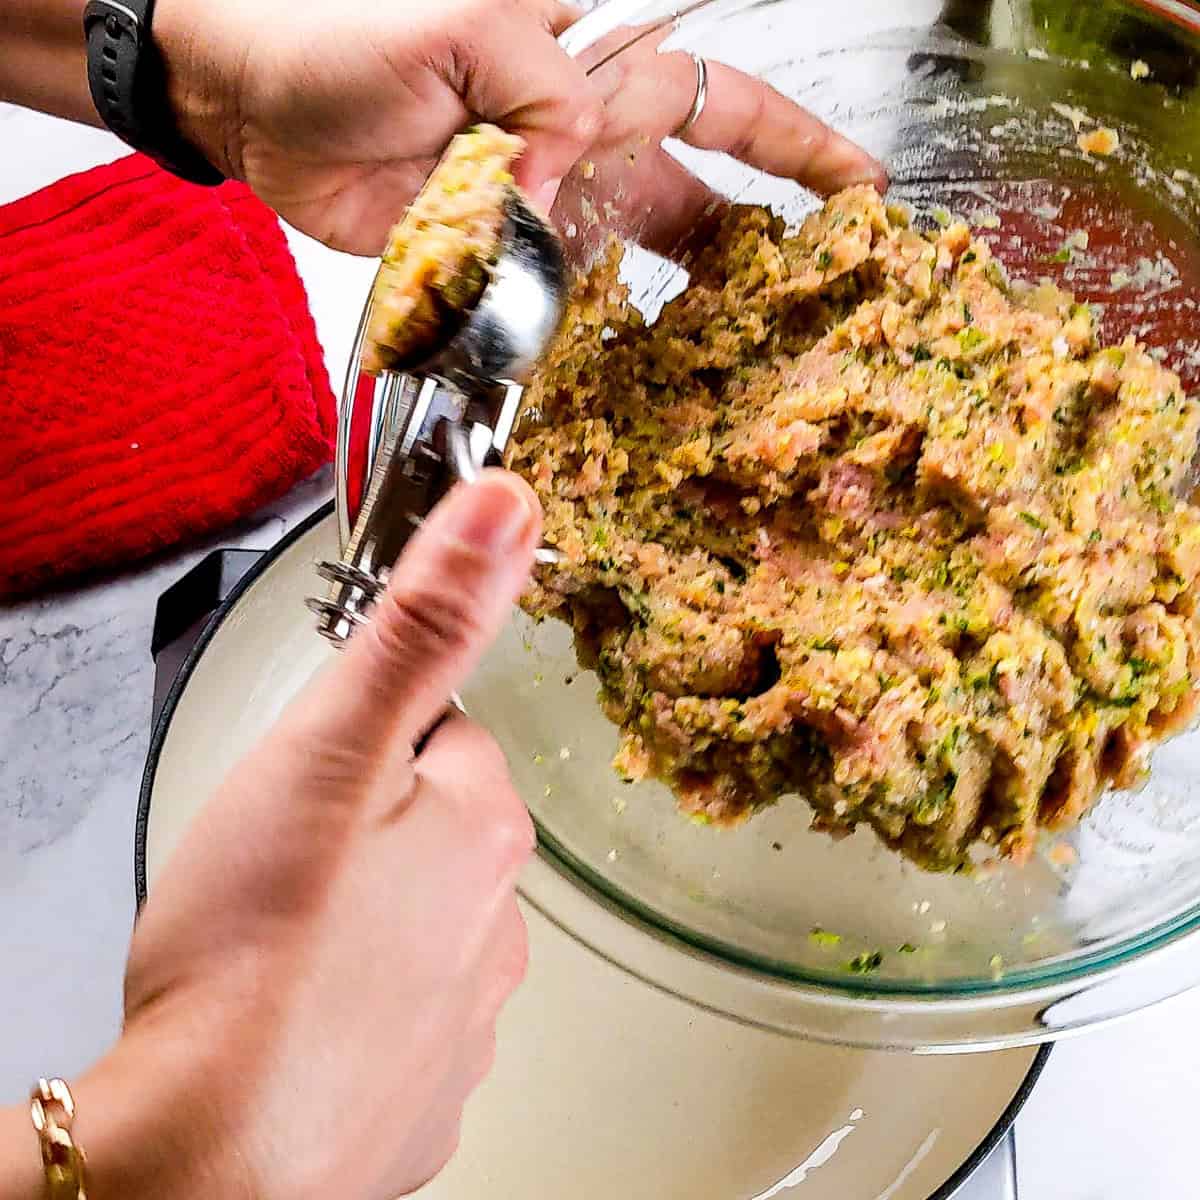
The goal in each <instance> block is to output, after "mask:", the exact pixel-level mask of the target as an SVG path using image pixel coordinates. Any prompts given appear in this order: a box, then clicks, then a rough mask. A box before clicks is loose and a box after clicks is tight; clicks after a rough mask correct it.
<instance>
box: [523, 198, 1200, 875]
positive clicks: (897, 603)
mask: <svg viewBox="0 0 1200 1200" xmlns="http://www.w3.org/2000/svg"><path fill="white" fill-rule="evenodd" d="M620 259H621V251H620V249H619V248H614V249H613V250H612V251H611V253H610V254H609V256H608V257H607V259H606V260H605V261H603V262H601V263H600V264H599V265H598V266H597V267H595V268H594V269H593V270H592V272H591V273H590V274H589V275H588V276H587V277H586V278H584V279H582V280H580V282H579V284H578V289H577V292H576V295H575V299H574V301H573V304H572V307H571V310H570V313H569V316H568V319H567V322H566V326H565V329H564V332H563V335H562V336H561V338H560V339H559V341H558V343H557V345H556V347H555V349H554V350H553V353H552V354H551V356H550V357H549V359H548V361H547V363H546V366H545V369H544V371H543V373H542V375H541V377H540V378H539V379H538V380H537V382H536V383H535V385H534V386H533V387H532V388H531V392H530V397H529V401H530V405H529V411H528V413H527V417H526V419H525V421H524V422H523V424H522V426H521V428H520V429H519V431H518V434H517V436H516V437H515V439H514V443H513V445H512V448H511V452H510V463H511V465H512V466H513V467H514V468H515V469H516V470H517V471H519V472H520V473H521V474H522V475H523V476H524V477H525V478H527V479H528V480H529V481H530V482H531V483H532V484H533V486H534V487H535V488H536V490H537V492H538V495H539V496H540V498H541V500H542V502H543V504H544V506H545V510H546V537H547V540H548V541H549V542H550V543H552V544H553V545H554V546H556V547H557V548H558V550H559V551H560V552H561V561H560V562H559V563H558V564H557V565H554V566H549V567H545V568H543V569H542V570H541V572H540V575H539V578H538V580H537V582H536V585H535V587H534V588H533V590H532V592H531V593H530V594H529V596H528V597H527V599H526V600H525V606H526V608H527V610H528V611H529V612H530V613H531V614H533V615H534V616H535V617H557V618H561V619H562V620H565V621H568V622H570V623H571V625H572V626H573V627H574V630H575V634H576V639H577V644H578V648H579V653H580V657H581V659H582V661H583V662H584V663H585V665H587V666H589V667H594V668H595V669H596V671H597V672H598V674H599V677H600V680H601V682H602V699H603V703H604V707H605V710H606V712H607V713H608V715H609V716H610V717H611V719H612V720H613V721H615V722H616V723H617V724H618V725H619V726H620V728H621V733H622V743H621V748H620V751H619V753H618V755H617V760H616V765H617V767H618V769H619V770H620V771H622V772H623V773H624V774H625V775H626V776H628V777H631V778H642V777H646V776H654V777H657V778H659V779H662V780H665V781H666V782H667V783H669V784H670V785H671V787H672V788H673V789H674V790H675V792H676V794H677V795H678V797H679V801H680V804H681V805H682V807H683V808H684V810H685V811H687V812H688V813H691V814H693V815H694V816H696V817H698V818H700V819H702V820H708V821H712V822H716V823H729V822H735V821H738V820H740V819H742V818H744V817H746V816H747V815H748V814H750V813H753V812H754V811H755V810H756V809H758V808H760V807H762V806H764V805H768V804H772V803H774V802H775V801H777V800H778V799H779V798H780V797H781V796H784V795H787V794H799V795H801V796H803V797H805V798H806V799H807V800H808V801H809V802H810V803H811V805H812V807H813V809H814V811H815V814H816V818H815V821H816V825H817V826H818V827H820V828H822V829H825V830H828V831H831V832H834V833H844V832H848V831H850V830H852V829H853V828H854V827H855V826H856V825H857V824H858V823H859V822H867V823H869V824H870V825H871V826H873V827H874V828H875V829H876V830H877V831H878V833H879V834H880V836H881V837H882V838H884V839H885V840H886V841H887V842H888V843H889V844H891V845H892V846H895V847H897V848H899V849H901V850H902V851H904V852H905V853H907V854H909V855H910V856H911V857H913V858H914V859H916V860H917V861H918V862H920V863H922V864H923V865H926V866H931V867H938V868H946V867H954V866H957V865H960V864H962V863H963V862H965V861H967V855H968V851H969V849H970V848H971V847H972V846H973V845H975V844H978V843H988V844H991V845H993V846H995V847H997V848H998V850H999V851H1000V852H1001V853H1003V854H1004V855H1007V856H1009V857H1011V858H1015V859H1021V858H1023V857H1025V856H1026V855H1028V853H1029V852H1030V850H1031V848H1032V847H1033V845H1034V842H1035V839H1036V837H1037V834H1038V830H1039V828H1041V827H1050V828H1057V827H1062V826H1066V825H1069V824H1071V823H1072V822H1074V821H1075V820H1076V819H1077V818H1078V817H1079V815H1080V814H1081V813H1082V812H1084V810H1086V809H1087V808H1088V806H1089V805H1091V804H1092V802H1093V801H1094V800H1095V799H1096V797H1097V795H1098V794H1099V793H1100V792H1101V791H1102V790H1103V788H1104V787H1105V785H1106V784H1108V783H1109V782H1115V783H1117V784H1118V785H1121V784H1126V783H1128V782H1130V781H1131V780H1132V779H1133V778H1134V777H1135V776H1136V774H1137V773H1138V771H1139V769H1140V766H1141V763H1142V760H1143V758H1144V751H1145V750H1146V748H1147V747H1148V746H1149V745H1150V744H1151V743H1153V742H1154V741H1156V740H1158V739H1161V738H1162V737H1164V736H1165V735H1167V734H1169V733H1171V732H1172V731H1174V730H1177V729H1179V728H1180V727H1181V726H1183V725H1184V724H1185V723H1187V722H1188V721H1189V720H1190V718H1191V716H1192V714H1193V712H1194V711H1195V707H1196V698H1197V691H1196V680H1198V679H1200V619H1198V617H1197V612H1196V578H1197V574H1198V572H1200V510H1198V509H1197V508H1194V507H1192V506H1191V505H1190V504H1188V503H1185V502H1183V501H1181V500H1178V499H1176V496H1177V494H1178V493H1179V492H1180V491H1181V490H1182V489H1183V488H1184V487H1185V485H1186V483H1187V482H1188V479H1189V472H1190V465H1191V460H1192V456H1193V452H1194V450H1195V446H1196V440H1197V433H1198V431H1200V410H1198V408H1197V405H1196V404H1195V403H1193V402H1192V401H1191V400H1189V399H1188V398H1187V397H1186V396H1185V395H1184V394H1183V392H1182V389H1181V387H1180V384H1179V381H1178V379H1177V378H1176V376H1175V375H1173V374H1172V373H1171V372H1169V371H1167V370H1165V369H1164V368H1163V367H1162V366H1160V365H1159V364H1158V363H1157V362H1156V361H1155V360H1154V359H1153V358H1151V357H1150V356H1149V355H1148V354H1147V353H1146V352H1145V351H1144V350H1143V349H1142V348H1141V347H1139V346H1138V345H1136V344H1135V343H1134V342H1132V341H1130V342H1128V343H1126V344H1125V345H1123V346H1120V347H1117V348H1112V349H1101V348H1099V347H1098V346H1097V344H1096V339H1095V333H1094V329H1093V320H1092V314H1091V312H1090V310H1089V309H1088V307H1087V306H1085V305H1080V304H1075V303H1073V302H1072V300H1071V298H1070V297H1069V296H1066V295H1064V294H1062V293H1061V292H1059V291H1057V290H1054V289H1052V288H1051V287H1050V286H1049V285H1042V286H1040V287H1035V288H1031V287H1020V286H1012V285H1009V283H1008V282H1007V281H1006V279H1005V277H1004V275H1003V272H1002V271H1001V269H1000V267H999V265H998V264H997V263H996V262H994V261H993V260H992V258H991V255H990V254H989V251H988V249H987V247H986V246H985V245H984V244H982V243H980V242H973V241H972V240H971V238H970V235H969V232H968V230H967V228H966V227H965V226H963V225H952V226H950V227H949V228H945V229H941V230H936V231H934V232H933V233H922V232H918V231H916V230H915V229H913V228H911V227H910V226H909V223H908V221H907V219H906V217H905V215H904V214H903V213H901V212H898V211H896V210H894V209H891V208H885V206H884V204H883V202H882V201H881V200H880V198H879V197H878V196H877V195H876V194H875V192H873V191H872V190H870V189H867V188H858V189H854V190H851V191H848V192H845V193H843V194H842V195H839V196H837V197H835V198H834V199H832V200H831V201H830V202H829V203H828V204H827V205H826V207H825V208H824V210H823V211H821V212H820V213H818V214H816V215H814V216H813V217H811V218H810V219H809V220H808V221H807V222H806V223H805V224H804V226H803V227H802V228H801V229H800V230H799V232H797V233H795V234H794V235H789V234H787V233H786V232H785V228H784V225H783V224H782V222H780V221H779V220H778V219H777V218H775V217H773V216H772V215H770V214H769V213H768V212H766V211H765V210H762V209H758V208H738V209H736V210H734V211H733V212H732V214H731V215H730V216H729V217H728V219H727V220H726V221H725V223H724V226H723V228H722V230H721V232H720V234H719V236H718V237H716V239H715V240H714V242H713V243H712V244H711V245H710V246H709V247H708V248H707V249H706V250H705V251H704V252H703V254H702V255H701V257H700V258H699V260H698V261H697V262H696V263H695V264H694V266H693V268H692V272H691V284H690V286H689V287H688V289H687V290H686V291H685V292H684V293H683V295H681V296H680V297H679V298H677V299H675V300H673V301H672V302H670V303H669V304H668V305H667V306H666V308H665V309H664V310H663V313H662V315H661V317H660V319H659V320H658V321H657V322H656V323H655V324H654V325H652V326H646V325H645V324H644V323H643V322H642V320H641V318H640V316H639V314H638V312H637V311H636V310H635V309H634V308H633V307H632V306H631V304H630V302H629V298H628V293H627V291H626V289H625V288H624V286H622V284H621V283H620V282H619V280H618V266H619V263H620Z"/></svg>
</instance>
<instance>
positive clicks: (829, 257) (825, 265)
mask: <svg viewBox="0 0 1200 1200" xmlns="http://www.w3.org/2000/svg"><path fill="white" fill-rule="evenodd" d="M832 266H833V254H832V253H831V252H830V251H828V250H822V251H821V253H820V254H818V255H817V270H818V271H828V270H829V268H830V267H832Z"/></svg>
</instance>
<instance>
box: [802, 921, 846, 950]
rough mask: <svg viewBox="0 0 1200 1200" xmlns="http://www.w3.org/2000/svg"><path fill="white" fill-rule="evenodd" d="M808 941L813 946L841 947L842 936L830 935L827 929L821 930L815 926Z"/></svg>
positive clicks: (837, 934)
mask: <svg viewBox="0 0 1200 1200" xmlns="http://www.w3.org/2000/svg"><path fill="white" fill-rule="evenodd" d="M808 940H809V941H810V942H812V943H813V945H814V946H839V945H841V941H842V935H841V934H840V933H830V932H829V930H827V929H822V928H821V927H820V926H817V928H816V929H814V930H813V931H812V933H810V934H809V935H808Z"/></svg>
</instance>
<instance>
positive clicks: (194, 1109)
mask: <svg viewBox="0 0 1200 1200" xmlns="http://www.w3.org/2000/svg"><path fill="white" fill-rule="evenodd" d="M185 1043H186V1044H185ZM197 1057H198V1056H197V1054H196V1042H195V1040H194V1039H186V1038H167V1037H161V1036H158V1035H157V1034H155V1035H150V1036H145V1035H143V1034H142V1033H140V1032H136V1031H135V1032H133V1033H130V1034H126V1035H125V1036H124V1037H122V1039H121V1040H120V1041H119V1042H118V1043H117V1045H116V1046H115V1047H114V1048H113V1049H112V1050H111V1051H110V1052H109V1053H108V1054H107V1055H105V1057H104V1058H103V1059H101V1060H100V1062H98V1063H97V1064H96V1065H95V1066H94V1067H93V1068H92V1069H91V1070H89V1071H88V1072H87V1073H86V1074H84V1075H82V1076H80V1077H79V1078H78V1079H76V1080H71V1081H69V1082H70V1088H71V1093H72V1095H73V1097H74V1100H75V1120H74V1124H73V1126H72V1137H73V1139H74V1141H75V1143H76V1145H77V1146H79V1147H80V1148H81V1149H82V1150H83V1153H84V1155H85V1156H86V1159H87V1165H86V1184H87V1194H88V1200H162V1197H163V1196H170V1197H171V1200H193V1198H195V1200H202V1198H203V1200H211V1198H212V1197H214V1196H220V1197H222V1200H226V1198H228V1200H246V1198H248V1197H250V1196H252V1195H253V1194H254V1193H253V1191H252V1190H251V1188H250V1187H249V1184H248V1181H247V1180H246V1179H245V1177H244V1174H243V1173H242V1172H241V1169H240V1166H239V1160H238V1156H237V1152H236V1149H235V1148H234V1147H233V1146H232V1145H231V1144H230V1141H229V1139H228V1138H225V1137H223V1136H222V1131H221V1129H220V1128H219V1125H218V1123H217V1122H216V1121H215V1120H214V1119H213V1115H214V1114H213V1112H212V1110H211V1107H210V1106H211V1103H212V1092H211V1090H210V1089H209V1088H208V1087H207V1086H206V1084H205V1082H204V1080H203V1079H202V1078H201V1076H202V1075H203V1074H204V1071H203V1069H202V1068H200V1067H198V1066H197ZM0 1167H2V1171H0V1200H41V1197H42V1196H44V1194H45V1183H44V1174H43V1171H42V1164H41V1153H40V1149H39V1143H38V1138H37V1135H36V1133H35V1131H34V1128H33V1124H32V1121H31V1120H30V1115H29V1105H28V1104H22V1105H16V1106H13V1107H12V1108H11V1109H4V1110H0Z"/></svg>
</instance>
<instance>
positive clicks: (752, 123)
mask: <svg viewBox="0 0 1200 1200" xmlns="http://www.w3.org/2000/svg"><path fill="white" fill-rule="evenodd" d="M766 111H767V91H766V89H765V88H763V87H756V88H755V89H754V98H753V99H752V100H751V102H750V109H749V111H748V112H747V113H746V120H745V122H744V124H743V125H742V126H741V128H740V129H739V131H738V135H737V137H736V138H734V141H733V145H732V146H730V147H729V154H730V155H731V156H732V157H733V158H736V159H738V160H739V161H745V160H746V159H747V158H749V156H750V154H751V152H752V151H753V149H754V144H755V142H756V141H757V140H758V136H759V130H761V129H762V126H763V121H764V120H765V118H766Z"/></svg>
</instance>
